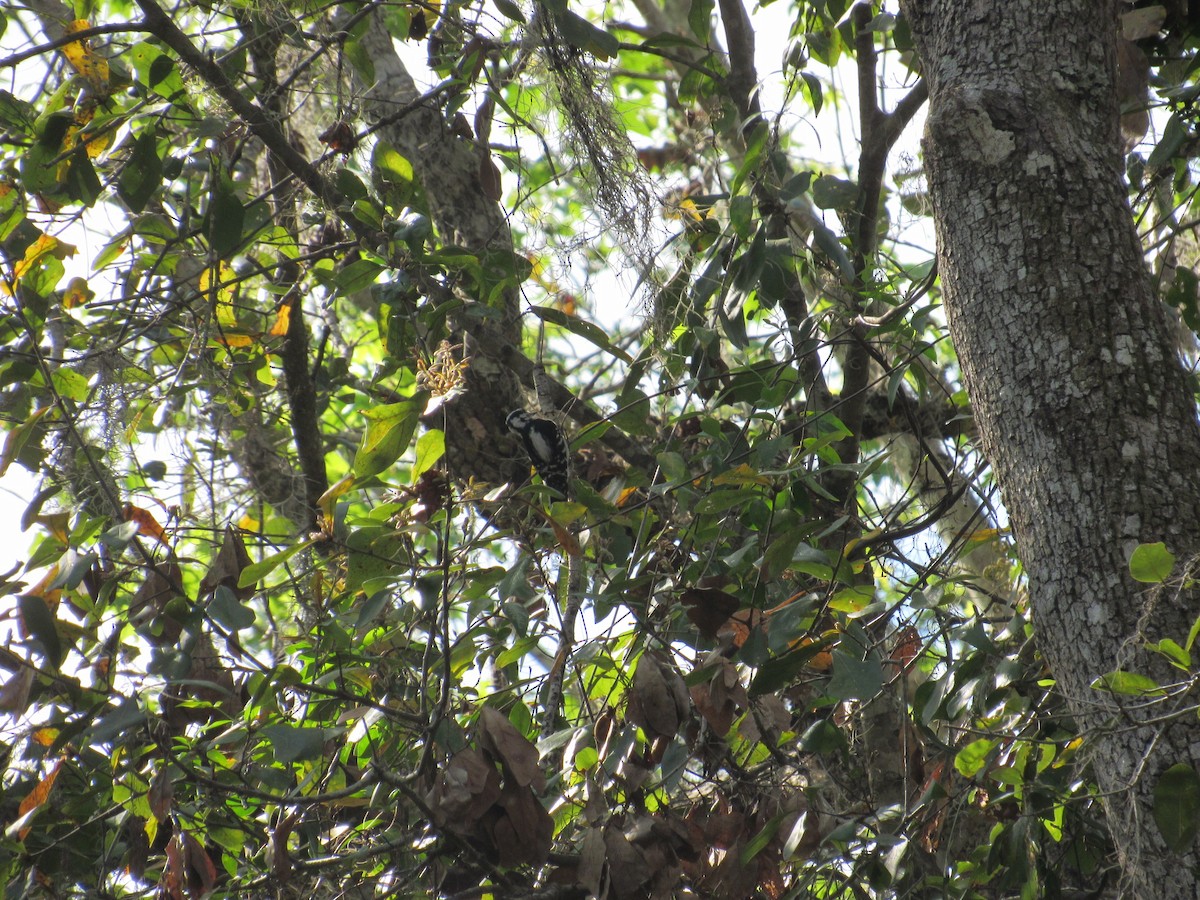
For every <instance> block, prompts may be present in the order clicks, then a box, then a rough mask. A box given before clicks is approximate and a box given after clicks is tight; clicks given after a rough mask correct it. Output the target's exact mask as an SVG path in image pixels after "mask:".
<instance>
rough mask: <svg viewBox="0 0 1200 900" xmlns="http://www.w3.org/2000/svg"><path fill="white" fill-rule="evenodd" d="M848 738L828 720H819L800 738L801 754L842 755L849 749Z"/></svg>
mask: <svg viewBox="0 0 1200 900" xmlns="http://www.w3.org/2000/svg"><path fill="white" fill-rule="evenodd" d="M848 746H849V745H848V744H847V743H846V736H845V735H844V734H842V730H841V729H840V728H838V727H837V726H836V725H834V724H833V723H832V722H830V721H829V720H828V719H817V721H815V722H813V723H812V724H811V725H809V726H808V730H807V731H805V732H804V736H803V737H801V738H800V745H799V748H798V749H799V750H800V752H801V753H841V752H843V751H845V750H846V749H847V747H848Z"/></svg>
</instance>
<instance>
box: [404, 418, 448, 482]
mask: <svg viewBox="0 0 1200 900" xmlns="http://www.w3.org/2000/svg"><path fill="white" fill-rule="evenodd" d="M445 453H446V433H445V432H444V431H440V430H438V429H436V428H433V429H430V430H429V431H426V432H425V433H424V434H423V435H421V436H420V437H419V438H417V461H416V462H415V463H413V468H412V480H413V481H416V480H417V479H418V478H420V477H421V476H422V475H423V474H425V473H426V472H428V471H429V470H430V469H432V468H433V467H434V466H435V465H436V464H437V461H438V460H439V459H441V458H442V456H443V455H445Z"/></svg>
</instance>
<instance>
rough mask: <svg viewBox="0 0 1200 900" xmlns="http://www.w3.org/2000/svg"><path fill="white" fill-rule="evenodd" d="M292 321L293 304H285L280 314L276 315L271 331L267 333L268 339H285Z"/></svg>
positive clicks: (281, 307)
mask: <svg viewBox="0 0 1200 900" xmlns="http://www.w3.org/2000/svg"><path fill="white" fill-rule="evenodd" d="M291 321H292V304H291V303H290V302H288V303H284V304H283V305H282V306H280V307H279V312H277V313H275V321H274V322H272V323H271V329H270V330H269V331H268V332H267V335H268V337H283V336H284V335H285V334H287V333H288V326H289V325H290V324H291Z"/></svg>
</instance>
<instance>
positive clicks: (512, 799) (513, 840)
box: [484, 781, 554, 867]
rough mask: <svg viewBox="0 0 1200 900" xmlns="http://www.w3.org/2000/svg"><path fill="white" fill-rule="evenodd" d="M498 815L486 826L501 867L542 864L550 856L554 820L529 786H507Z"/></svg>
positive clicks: (486, 822)
mask: <svg viewBox="0 0 1200 900" xmlns="http://www.w3.org/2000/svg"><path fill="white" fill-rule="evenodd" d="M493 812H494V813H497V814H496V815H494V816H488V817H485V819H484V821H485V825H486V827H487V828H488V832H489V834H490V836H491V838H492V843H493V845H494V846H495V848H496V854H497V862H499V863H500V865H502V866H505V867H509V866H519V865H523V864H528V865H539V864H540V863H543V862H545V861H546V858H547V857H548V856H549V855H550V843H551V841H552V840H553V838H554V820H553V819H552V818H551V817H550V813H548V812H547V811H546V808H545V807H544V806H542V804H541V803H540V802H538V799H537V797H535V796H534V795H533V792H532V791H531V790H530V789H529V788H528V787H523V786H521V785H519V784H516V783H515V782H512V781H510V782H508V783H507V784H505V785H504V790H503V791H502V793H501V797H500V801H499V803H497V804H496V806H495V807H493Z"/></svg>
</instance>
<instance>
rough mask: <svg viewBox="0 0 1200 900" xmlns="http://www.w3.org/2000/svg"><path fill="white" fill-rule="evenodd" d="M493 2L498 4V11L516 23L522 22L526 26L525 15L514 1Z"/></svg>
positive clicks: (494, 0) (500, 0)
mask: <svg viewBox="0 0 1200 900" xmlns="http://www.w3.org/2000/svg"><path fill="white" fill-rule="evenodd" d="M492 2H494V3H495V4H496V9H498V10H500V12H501V13H503V14H504V15H505V16H507V17H508V18H510V19H512V20H513V21H514V22H520V23H521V24H522V25H524V24H525V21H526V19H525V13H523V12H522V11H521V7H519V6H518V5H517V4H516V3H514V2H513V0H492Z"/></svg>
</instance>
